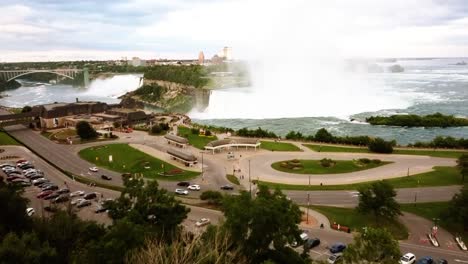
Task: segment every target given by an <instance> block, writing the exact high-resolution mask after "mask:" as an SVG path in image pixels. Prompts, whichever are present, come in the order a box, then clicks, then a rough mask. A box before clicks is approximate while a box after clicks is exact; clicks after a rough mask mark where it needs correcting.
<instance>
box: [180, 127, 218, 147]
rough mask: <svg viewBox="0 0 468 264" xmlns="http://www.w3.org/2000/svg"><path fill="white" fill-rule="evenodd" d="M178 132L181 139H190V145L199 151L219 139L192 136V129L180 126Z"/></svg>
mask: <svg viewBox="0 0 468 264" xmlns="http://www.w3.org/2000/svg"><path fill="white" fill-rule="evenodd" d="M177 130H178V134H179V136H180V137H184V138H186V139H188V141H189V143H190V145H192V146H194V147H196V148H198V149H205V146H206V144H208V143H210V142H211V141H213V140H217V139H218V138H217V137H216V136H215V135H213V136H210V137H207V136H203V135H198V134H192V131H191V130H190V128H187V127H183V126H179V127H178V128H177Z"/></svg>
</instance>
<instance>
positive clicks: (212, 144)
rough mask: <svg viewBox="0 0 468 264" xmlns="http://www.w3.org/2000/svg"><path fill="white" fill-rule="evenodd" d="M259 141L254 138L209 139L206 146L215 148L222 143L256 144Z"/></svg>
mask: <svg viewBox="0 0 468 264" xmlns="http://www.w3.org/2000/svg"><path fill="white" fill-rule="evenodd" d="M259 142H260V141H259V140H258V139H256V138H236V139H220V140H215V141H211V142H210V143H208V144H206V146H207V147H212V148H216V147H220V146H224V145H257V144H259Z"/></svg>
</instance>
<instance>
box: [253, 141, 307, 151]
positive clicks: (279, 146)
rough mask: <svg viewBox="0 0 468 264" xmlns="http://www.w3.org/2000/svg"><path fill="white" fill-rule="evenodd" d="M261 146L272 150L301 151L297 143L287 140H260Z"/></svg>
mask: <svg viewBox="0 0 468 264" xmlns="http://www.w3.org/2000/svg"><path fill="white" fill-rule="evenodd" d="M260 142H261V143H262V144H261V145H260V148H262V149H266V150H270V151H301V149H300V148H298V147H297V146H296V145H294V144H291V143H287V142H273V141H260Z"/></svg>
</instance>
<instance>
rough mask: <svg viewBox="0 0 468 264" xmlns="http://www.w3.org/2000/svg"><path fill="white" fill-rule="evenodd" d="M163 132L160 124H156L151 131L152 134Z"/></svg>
mask: <svg viewBox="0 0 468 264" xmlns="http://www.w3.org/2000/svg"><path fill="white" fill-rule="evenodd" d="M161 132H162V128H161V126H160V125H159V124H155V125H153V126H152V127H151V133H152V134H159V133H161Z"/></svg>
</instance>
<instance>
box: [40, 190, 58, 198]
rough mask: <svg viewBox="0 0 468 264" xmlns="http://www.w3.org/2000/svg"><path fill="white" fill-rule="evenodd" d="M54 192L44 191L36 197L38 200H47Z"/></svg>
mask: <svg viewBox="0 0 468 264" xmlns="http://www.w3.org/2000/svg"><path fill="white" fill-rule="evenodd" d="M53 192H54V191H52V190H50V191H43V192H40V193H39V194H38V195H37V196H36V197H37V198H40V199H42V198H45V197H46V196H47V195H49V194H51V193H53Z"/></svg>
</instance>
